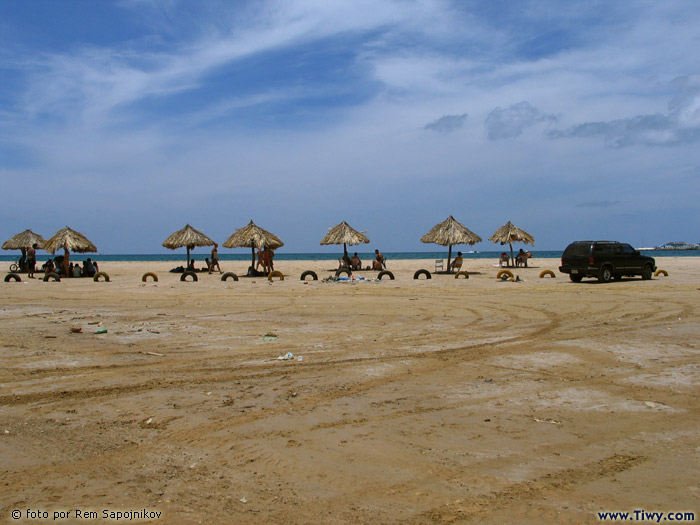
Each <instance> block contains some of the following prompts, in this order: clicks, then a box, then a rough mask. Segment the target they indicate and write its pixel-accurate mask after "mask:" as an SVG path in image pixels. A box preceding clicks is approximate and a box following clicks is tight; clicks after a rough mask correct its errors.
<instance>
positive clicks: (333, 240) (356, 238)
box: [320, 221, 369, 257]
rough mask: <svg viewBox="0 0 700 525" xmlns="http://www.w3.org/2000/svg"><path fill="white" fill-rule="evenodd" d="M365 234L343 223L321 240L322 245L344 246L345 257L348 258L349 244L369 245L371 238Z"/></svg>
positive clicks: (331, 229) (334, 227)
mask: <svg viewBox="0 0 700 525" xmlns="http://www.w3.org/2000/svg"><path fill="white" fill-rule="evenodd" d="M364 233H365V232H358V231H357V230H356V229H354V228H353V227H352V226H350V225H349V224H348V223H347V222H345V221H343V222H341V223H340V224H337V225H336V226H333V227H332V228H330V229H329V230H328V233H327V234H326V235H325V237H324V238H323V239H321V242H320V244H342V245H343V255H344V256H345V257H347V255H348V247H347V245H348V244H349V245H350V246H352V245H354V244H367V243H369V238H368V237H367V236H366V235H365V234H364Z"/></svg>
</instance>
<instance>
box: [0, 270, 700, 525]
mask: <svg viewBox="0 0 700 525" xmlns="http://www.w3.org/2000/svg"><path fill="white" fill-rule="evenodd" d="M183 258H184V257H183ZM78 259H81V257H78ZM494 262H495V261H492V260H484V259H480V260H469V259H467V260H465V265H464V267H463V269H466V270H467V271H468V272H469V278H468V279H455V278H454V276H451V275H436V276H434V277H433V278H432V279H430V280H425V279H421V280H414V279H413V273H414V272H415V271H416V270H418V269H420V268H426V269H428V270H432V269H433V264H434V261H433V260H424V261H417V260H410V261H409V260H403V261H389V269H390V270H391V271H392V272H393V273H394V275H395V280H387V279H384V280H382V281H381V282H374V281H368V282H356V283H327V282H323V281H322V280H319V281H300V279H299V277H300V275H301V273H302V272H303V271H305V270H314V271H316V272H317V273H318V275H319V277H320V278H321V279H323V278H324V277H328V276H329V275H330V274H331V273H332V272H331V271H329V270H330V268H332V266H333V263H332V262H328V261H325V262H323V261H322V262H304V261H278V262H276V269H278V270H280V271H282V272H283V274H284V275H285V279H284V280H283V281H281V280H274V281H273V282H272V283H270V282H269V281H268V280H267V279H265V278H241V279H240V280H239V281H237V282H235V281H232V280H228V281H226V282H222V281H221V280H220V276H219V275H218V274H213V275H208V274H206V273H205V274H199V281H198V282H180V280H179V278H180V276H179V275H177V274H172V273H168V270H169V269H170V268H171V267H172V266H175V265H174V264H173V263H172V262H155V263H154V262H146V263H143V262H142V263H134V262H113V263H110V262H104V263H101V265H100V269H101V270H103V271H105V272H107V273H108V274H109V276H110V282H94V281H93V280H92V279H65V280H64V281H63V282H60V283H58V282H42V281H41V280H40V279H36V280H29V281H28V282H27V279H26V278H23V282H19V283H16V282H9V283H4V282H3V283H2V296H3V301H2V308H1V310H0V334H2V335H1V340H0V343H1V344H0V352H1V354H0V355H1V356H2V363H3V366H2V369H0V457H2V458H3V459H2V466H1V467H0V472H1V473H2V482H1V489H0V507H1V508H0V516H1V518H0V520H1V521H3V522H6V523H10V522H26V523H34V522H37V521H53V518H54V516H55V514H54V513H56V512H58V513H64V514H63V516H64V517H66V519H64V520H63V521H64V522H65V523H74V522H75V523H78V522H80V523H85V522H97V521H101V520H102V518H103V512H105V511H107V512H108V513H109V512H128V511H133V512H142V514H132V517H134V516H135V519H132V520H130V521H129V523H150V522H153V523H443V522H446V523H478V522H487V523H504V522H509V521H512V522H518V523H543V522H544V523H595V522H598V512H603V511H625V512H633V511H635V510H644V511H646V512H664V513H667V512H695V516H696V519H697V516H698V515H700V505H699V504H698V502H699V501H700V481H699V479H700V478H699V477H698V472H700V439H699V437H698V436H700V405H698V393H699V391H700V388H699V385H700V368H699V366H700V365H699V359H698V357H699V355H700V338H699V337H698V336H699V335H700V308H699V307H700V264H698V263H699V261H698V259H696V258H680V257H678V258H675V257H668V258H666V257H664V258H657V265H658V267H659V268H662V269H664V270H666V271H668V274H669V275H668V276H667V277H664V276H659V277H655V278H654V279H652V280H651V281H642V280H641V279H638V278H635V279H625V280H623V281H620V282H613V283H610V284H599V283H597V282H595V281H593V280H586V281H584V282H583V283H579V284H574V283H572V282H570V281H569V279H568V277H567V276H566V275H563V274H560V273H559V272H558V271H557V267H558V265H559V260H558V259H541V260H537V259H535V260H533V261H532V264H531V267H530V268H517V269H514V270H513V273H514V274H516V275H517V276H519V277H520V279H521V281H520V282H512V281H505V282H504V281H500V280H497V279H496V272H497V271H498V268H497V267H494V266H493V263H494ZM246 267H247V264H246V263H245V262H230V261H223V262H222V269H223V270H224V271H233V272H235V273H237V274H239V275H242V274H244V273H245V269H246ZM547 269H549V270H553V271H554V272H555V274H556V277H555V278H549V277H545V278H539V274H540V272H542V271H543V270H547ZM145 272H155V273H156V274H157V275H158V277H159V280H158V282H150V281H149V282H145V283H144V282H142V280H141V276H142V275H143V274H144V273H145ZM359 274H360V275H363V276H365V277H367V278H373V277H375V276H376V272H359ZM39 275H41V274H39ZM105 330H106V332H104V331H105ZM98 332H102V333H98ZM285 356H288V357H289V358H288V359H279V357H285ZM28 509H32V510H33V511H41V512H46V513H47V516H48V517H47V518H41V516H39V518H36V517H35V515H34V514H31V513H30V512H29V511H28ZM13 511H19V514H18V515H13V514H12V512H13ZM76 511H79V513H78V514H76ZM88 511H89V512H95V513H97V519H94V516H93V517H92V518H88V519H86V518H85V516H86V514H85V513H86V512H88ZM152 513H159V514H152ZM17 516H18V517H19V519H14V518H15V517H17ZM58 516H59V517H60V516H61V514H59V515H58ZM87 516H90V515H89V514H88V515H87ZM158 516H159V517H158ZM121 522H122V521H119V523H121Z"/></svg>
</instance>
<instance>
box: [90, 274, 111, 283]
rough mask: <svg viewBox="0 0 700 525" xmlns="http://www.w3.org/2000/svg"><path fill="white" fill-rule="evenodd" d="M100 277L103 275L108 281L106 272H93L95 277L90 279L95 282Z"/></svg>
mask: <svg viewBox="0 0 700 525" xmlns="http://www.w3.org/2000/svg"><path fill="white" fill-rule="evenodd" d="M100 277H104V278H105V282H106V283H108V282H109V275H107V273H106V272H97V273H96V274H95V277H93V278H92V280H93V281H95V282H97V281H99V280H100Z"/></svg>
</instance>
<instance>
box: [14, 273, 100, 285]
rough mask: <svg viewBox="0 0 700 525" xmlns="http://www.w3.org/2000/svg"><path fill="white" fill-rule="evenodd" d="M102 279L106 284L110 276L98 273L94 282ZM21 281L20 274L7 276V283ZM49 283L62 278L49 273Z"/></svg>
mask: <svg viewBox="0 0 700 525" xmlns="http://www.w3.org/2000/svg"><path fill="white" fill-rule="evenodd" d="M100 279H104V280H105V282H109V274H107V273H106V272H97V273H96V274H95V276H94V277H93V278H92V280H93V281H95V282H97V281H99V280H100ZM21 280H22V278H21V277H20V275H19V274H18V273H15V272H10V273H8V274H7V275H6V276H5V282H6V283H9V282H10V281H16V282H20V281H21ZM47 281H57V282H60V281H61V276H60V275H58V274H57V273H53V272H49V273H47V274H46V275H44V282H47Z"/></svg>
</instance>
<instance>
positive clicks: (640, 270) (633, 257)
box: [559, 241, 656, 283]
mask: <svg viewBox="0 0 700 525" xmlns="http://www.w3.org/2000/svg"><path fill="white" fill-rule="evenodd" d="M654 270H656V261H655V260H654V258H653V257H647V256H646V255H642V254H641V253H639V251H637V250H635V249H634V248H632V247H631V246H630V245H629V244H624V243H621V242H615V241H576V242H572V243H571V244H569V245H568V246H567V247H566V250H564V253H563V255H562V256H561V266H560V267H559V271H560V272H562V273H568V274H569V278H570V279H571V280H572V281H574V282H575V283H578V282H581V279H583V278H584V277H597V278H598V280H599V281H600V282H602V283H608V282H610V280H611V279H612V278H615V279H621V278H622V277H623V276H626V275H629V276H632V275H641V276H642V279H651V276H652V275H653V273H654Z"/></svg>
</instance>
